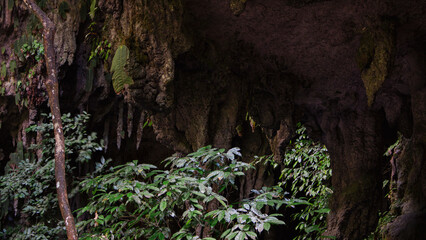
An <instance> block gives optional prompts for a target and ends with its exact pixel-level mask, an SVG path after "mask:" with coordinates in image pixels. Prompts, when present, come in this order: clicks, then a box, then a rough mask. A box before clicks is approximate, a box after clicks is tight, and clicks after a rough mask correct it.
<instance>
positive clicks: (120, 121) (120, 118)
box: [117, 102, 124, 150]
mask: <svg viewBox="0 0 426 240" xmlns="http://www.w3.org/2000/svg"><path fill="white" fill-rule="evenodd" d="M123 135H124V134H123V102H120V103H119V104H118V121H117V149H118V150H120V147H121V139H123Z"/></svg>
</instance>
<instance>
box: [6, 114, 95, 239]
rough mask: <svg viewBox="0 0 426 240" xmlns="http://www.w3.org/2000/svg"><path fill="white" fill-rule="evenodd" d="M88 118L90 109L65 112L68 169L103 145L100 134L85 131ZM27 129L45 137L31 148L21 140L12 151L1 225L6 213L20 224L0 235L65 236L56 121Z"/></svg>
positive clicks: (87, 158) (8, 165) (82, 161)
mask: <svg viewBox="0 0 426 240" xmlns="http://www.w3.org/2000/svg"><path fill="white" fill-rule="evenodd" d="M48 119H51V118H50V116H49V118H48ZM88 119H89V115H88V114H87V113H84V114H81V115H77V116H76V117H74V118H71V116H70V114H65V115H63V116H62V121H63V123H64V128H63V130H64V135H65V146H66V156H67V165H66V168H67V172H68V173H70V172H71V171H72V169H71V167H70V164H69V163H70V160H71V159H73V160H75V161H76V162H77V163H85V162H87V161H88V160H89V159H90V158H91V155H92V153H93V152H95V151H97V150H100V149H101V145H100V144H99V143H97V142H96V134H94V133H92V134H90V135H89V134H87V133H86V131H85V124H86V123H87V121H88ZM27 131H28V132H33V133H35V132H41V133H42V135H43V141H42V143H41V144H40V145H33V146H31V147H30V149H29V151H24V150H23V148H22V143H20V144H18V146H19V147H18V149H17V153H14V154H11V161H9V162H8V164H7V168H6V174H5V175H4V176H0V204H1V206H3V209H2V211H0V219H1V220H2V221H0V227H1V226H2V222H5V221H4V220H5V218H6V217H12V218H14V222H19V224H20V225H16V226H13V225H10V224H9V226H7V227H6V226H3V230H2V231H1V232H0V239H64V238H65V227H64V226H63V221H62V218H61V215H60V211H59V206H58V202H57V198H56V189H55V173H54V144H55V141H54V137H53V125H52V123H42V124H40V125H39V126H37V125H32V126H30V127H29V128H28V129H27ZM37 150H41V151H42V157H41V158H40V159H36V157H35V154H34V152H35V151H37ZM73 156H74V157H73ZM69 176H72V174H69Z"/></svg>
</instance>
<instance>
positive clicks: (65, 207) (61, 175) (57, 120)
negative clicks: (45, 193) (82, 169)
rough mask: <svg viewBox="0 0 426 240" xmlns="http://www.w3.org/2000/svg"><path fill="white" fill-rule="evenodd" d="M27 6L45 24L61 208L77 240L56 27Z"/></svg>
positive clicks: (71, 235) (30, 1) (31, 4)
mask: <svg viewBox="0 0 426 240" xmlns="http://www.w3.org/2000/svg"><path fill="white" fill-rule="evenodd" d="M24 2H25V4H26V5H27V6H28V7H29V8H30V9H31V10H32V11H33V12H34V14H35V15H36V16H37V17H38V18H39V19H40V21H41V23H42V24H43V41H44V49H45V53H44V56H45V60H46V69H47V80H46V83H45V84H46V88H47V94H48V96H49V105H50V111H51V113H52V122H53V128H54V135H55V178H56V191H57V195H58V202H59V208H60V209H61V214H62V218H63V219H64V221H65V227H66V230H67V236H68V239H72V240H77V239H78V236H77V230H76V227H75V222H74V217H73V215H72V212H71V208H70V205H69V202H68V194H67V184H66V179H65V142H64V134H63V131H62V121H61V112H60V108H59V88H58V80H57V69H56V61H55V48H54V45H53V39H54V36H55V25H54V24H53V22H52V21H51V20H50V19H49V18H48V16H47V14H46V13H45V12H43V10H41V9H40V8H39V7H38V6H37V4H36V3H35V2H34V1H33V0H24Z"/></svg>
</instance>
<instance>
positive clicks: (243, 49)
mask: <svg viewBox="0 0 426 240" xmlns="http://www.w3.org/2000/svg"><path fill="white" fill-rule="evenodd" d="M7 2H8V1H4V2H1V3H2V4H3V5H2V6H3V8H2V9H8V8H5V7H6V6H5V4H7ZM60 2H61V1H57V0H51V1H50V3H51V4H50V5H49V6H47V7H46V9H45V10H46V11H47V12H49V16H50V17H51V18H52V19H54V22H55V23H56V25H57V32H56V35H55V48H56V53H57V64H58V68H59V70H60V85H61V104H62V111H63V112H73V113H77V112H81V111H88V112H89V113H91V114H92V115H93V118H92V123H91V128H92V129H93V130H95V131H97V132H98V133H99V135H100V136H102V137H103V139H104V140H105V141H106V146H107V154H109V155H110V156H113V157H115V158H118V159H119V161H126V159H127V160H128V159H130V158H141V159H143V160H144V161H147V162H155V161H158V160H159V159H161V158H163V157H164V156H167V155H169V154H171V153H172V152H181V153H187V152H191V151H193V150H196V149H197V148H199V147H201V146H204V145H207V144H213V145H214V146H216V147H221V148H229V147H232V146H240V147H241V148H242V151H243V154H244V156H246V159H244V160H245V161H250V158H251V157H252V156H254V155H262V154H266V153H270V152H272V153H274V154H275V157H276V159H279V158H280V154H281V152H282V151H283V149H284V148H285V145H286V142H287V141H288V139H289V138H290V137H291V135H292V132H293V131H294V128H295V124H296V123H297V122H299V121H302V122H303V123H305V125H306V126H307V127H308V129H309V131H310V134H311V136H313V137H315V138H317V139H318V140H320V141H322V142H323V143H325V144H326V146H327V148H328V149H329V151H330V154H331V159H332V170H333V178H332V185H333V189H334V195H333V197H332V200H331V202H330V206H331V209H332V211H331V213H330V215H329V219H328V231H327V234H330V235H333V236H336V237H337V239H362V238H363V237H365V236H366V235H368V234H369V233H370V232H371V231H372V230H374V229H375V227H376V225H377V220H378V211H379V210H380V209H381V208H382V207H383V206H382V199H383V197H384V196H383V194H382V190H381V185H382V171H383V167H384V165H386V164H387V163H386V162H385V161H384V160H385V159H384V157H383V153H384V151H385V150H386V147H387V146H389V145H390V144H391V143H393V142H394V141H395V139H396V136H397V132H401V133H402V134H403V135H404V137H405V138H406V139H408V140H407V142H409V144H407V148H406V149H408V150H406V151H405V152H404V153H405V154H404V155H403V157H401V158H399V161H400V164H399V165H398V166H401V167H400V168H398V174H400V177H398V181H399V182H400V183H401V184H400V185H401V187H400V190H399V195H398V199H400V202H401V203H402V205H401V206H402V207H401V209H402V210H401V211H400V212H399V214H400V217H398V218H397V219H396V220H395V221H394V222H393V223H390V225H389V230H388V231H387V234H388V235H387V238H388V239H420V238H419V236H421V235H419V234H421V231H420V230H419V229H421V226H422V223H423V222H422V221H424V220H422V216H424V211H426V201H425V200H426V199H425V198H426V189H425V186H426V179H425V176H426V169H425V166H426V164H425V162H426V153H425V151H426V78H425V69H426V68H425V67H426V60H425V59H426V56H425V54H426V50H425V46H426V2H424V1H421V0H418V1H417V0H410V1H391V0H380V1H377V0H374V1H373V0H367V1H349V0H341V1H312V0H302V1H293V0H262V1H261V0H248V1H242V0H241V1H240V0H230V1H228V0H182V1H180V0H160V1H137V0H99V1H97V11H96V17H95V18H94V20H92V19H90V18H89V17H87V16H86V15H87V12H84V11H83V14H81V12H82V10H81V9H82V8H83V5H84V1H77V0H67V2H69V6H70V10H69V11H68V12H67V14H66V18H65V19H63V18H61V17H58V14H57V12H56V11H55V10H57V6H58V4H59V3H60ZM84 6H86V7H87V4H86V5H84ZM85 14H86V15H85ZM12 16H14V17H12ZM29 19H30V15H29V13H28V12H27V10H26V8H25V6H24V5H23V4H17V6H15V7H14V8H13V9H12V10H7V11H6V10H2V11H1V14H0V35H1V36H2V38H1V40H0V46H2V47H5V49H6V51H5V53H2V54H1V56H0V61H2V62H3V61H4V62H7V64H10V59H12V58H13V51H12V44H13V43H14V41H15V40H16V39H18V38H19V37H20V36H21V35H22V34H23V33H25V32H26V31H28V30H26V25H28V22H29V21H30V20H29ZM14 21H15V22H16V21H19V24H14ZM93 22H95V23H96V25H95V28H96V30H95V31H93V30H90V24H91V23H93ZM88 33H94V34H96V36H97V37H98V38H99V39H102V40H108V42H109V43H111V45H112V47H111V49H112V50H113V51H114V50H115V49H116V48H117V47H118V46H119V45H123V44H124V45H126V46H127V47H128V48H129V50H130V58H129V61H128V64H127V65H128V66H127V71H128V73H129V75H130V76H131V77H132V78H133V80H134V84H132V85H130V86H126V88H125V90H124V91H123V92H122V93H120V94H116V93H114V91H113V89H112V86H111V83H110V79H109V78H110V76H108V70H109V67H110V64H111V57H110V59H109V60H107V61H105V62H100V63H98V65H97V66H96V67H95V68H94V69H95V70H94V71H95V73H94V76H95V77H94V79H93V83H92V85H91V88H89V89H88V88H87V83H88V82H89V81H91V80H90V76H89V74H88V71H89V63H88V58H89V56H90V52H91V49H92V46H91V44H92V42H91V40H90V38H88V37H87V34H88ZM7 66H9V65H7ZM17 77H18V76H13V75H12V76H9V77H8V78H7V79H2V82H3V83H2V84H3V86H13V84H12V83H11V82H13V81H15V80H16V78H17ZM15 95H16V91H15V89H14V88H13V87H8V88H6V92H5V94H4V97H2V99H0V100H1V101H0V105H1V107H0V111H1V113H0V118H1V121H2V123H3V124H2V128H1V132H2V133H8V134H9V135H10V137H9V138H6V139H3V140H2V141H3V142H4V143H3V142H2V146H6V147H2V148H4V149H3V151H4V154H3V155H5V156H6V157H4V160H1V159H0V161H2V164H3V165H4V164H5V161H6V160H7V155H8V153H7V151H11V150H10V148H11V147H10V146H11V145H13V142H14V141H15V140H14V139H18V140H19V139H20V138H22V134H21V135H19V134H18V133H19V132H20V131H21V132H22V124H23V123H24V122H26V121H27V118H28V114H25V112H26V111H27V110H26V108H23V107H17V106H15V105H14V104H13V100H12V99H13V98H14V97H15ZM44 104H45V103H44ZM43 106H44V108H45V107H46V106H45V105H42V106H39V107H38V109H40V108H43ZM30 108H31V107H30ZM33 109H34V107H33ZM13 116H19V118H18V119H20V120H19V121H13V120H12V119H13ZM248 116H249V117H250V118H251V119H252V120H253V123H255V124H252V125H250V123H249V122H248V121H247V117H248ZM15 119H16V118H15ZM147 119H148V120H149V121H152V124H153V125H152V129H148V130H143V128H141V125H143V123H144V122H145V121H146V120H147ZM11 121H12V122H13V123H10V122H11ZM27 122H28V121H27ZM144 131H145V132H144ZM123 132H124V134H123ZM11 141H12V142H11ZM141 142H142V145H141V146H142V147H140V144H141ZM3 144H4V145H3ZM5 149H7V150H5ZM147 152H148V153H147ZM153 152H158V153H153ZM3 165H2V166H3ZM265 181H267V180H265V178H264V176H263V170H259V171H258V172H253V173H250V174H249V177H248V178H247V179H245V180H244V181H243V186H242V189H245V190H242V193H241V196H242V197H243V196H245V195H246V194H248V192H249V189H251V188H253V187H255V186H258V185H259V184H261V183H263V182H265ZM422 214H423V215H422ZM423 219H424V218H423ZM407 223H410V224H409V225H410V226H412V227H411V228H410V229H408V228H407V227H404V226H406V225H407ZM416 226H418V227H416ZM407 229H408V230H407Z"/></svg>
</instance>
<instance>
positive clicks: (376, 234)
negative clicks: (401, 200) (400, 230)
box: [365, 212, 397, 240]
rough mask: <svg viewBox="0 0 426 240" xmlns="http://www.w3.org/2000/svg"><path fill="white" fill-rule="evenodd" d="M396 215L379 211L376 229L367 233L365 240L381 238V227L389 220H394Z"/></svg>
mask: <svg viewBox="0 0 426 240" xmlns="http://www.w3.org/2000/svg"><path fill="white" fill-rule="evenodd" d="M396 217H397V215H396V214H392V213H391V212H381V213H379V222H378V224H377V227H376V230H375V231H374V232H372V233H370V235H368V237H367V238H365V240H377V239H383V233H384V232H383V230H384V229H383V228H384V227H386V225H388V224H389V223H390V222H392V221H393V220H395V218H396Z"/></svg>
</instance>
